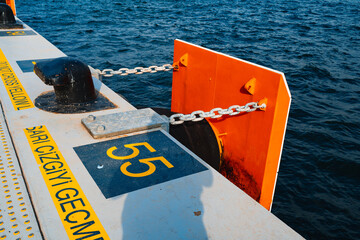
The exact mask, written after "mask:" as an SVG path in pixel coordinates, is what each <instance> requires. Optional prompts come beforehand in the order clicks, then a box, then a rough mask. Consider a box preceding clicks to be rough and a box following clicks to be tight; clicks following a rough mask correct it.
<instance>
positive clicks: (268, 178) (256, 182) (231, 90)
mask: <svg viewBox="0 0 360 240" xmlns="http://www.w3.org/2000/svg"><path fill="white" fill-rule="evenodd" d="M174 46H175V47H174V62H176V61H179V59H180V57H181V56H183V55H184V54H186V53H187V54H188V66H187V67H185V66H180V69H179V71H177V72H174V73H173V89H172V105H171V109H172V111H174V112H181V113H190V112H192V111H195V110H204V111H209V110H211V109H212V108H214V107H221V108H228V107H229V106H231V105H245V104H246V103H248V102H258V101H259V100H261V99H263V98H267V99H268V104H267V107H266V111H255V112H252V113H244V114H239V115H237V116H233V117H222V118H219V119H208V121H209V122H210V123H211V125H212V127H213V128H214V129H215V132H217V133H218V137H219V138H220V139H221V141H222V143H223V145H224V151H223V156H222V166H221V173H222V174H223V175H224V176H225V177H227V178H228V179H229V180H230V181H232V182H233V183H234V184H236V185H237V186H239V187H240V188H242V189H243V190H244V191H245V192H247V193H248V194H249V195H250V196H251V197H253V198H254V199H255V200H257V201H259V202H260V203H261V204H262V205H263V206H264V207H266V208H267V209H270V208H271V202H272V198H273V192H274V188H275V183H276V176H277V169H278V165H279V160H280V159H279V158H280V153H281V150H282V143H283V136H284V132H285V125H286V119H287V113H288V109H289V104H290V93H289V91H288V88H287V85H286V82H285V78H284V77H283V74H282V73H280V72H277V71H274V70H270V69H267V68H264V67H262V66H258V65H255V64H252V63H249V62H246V61H242V60H240V59H237V58H233V57H230V56H227V55H224V54H221V53H217V52H214V51H211V50H208V49H205V48H202V47H198V46H195V45H192V44H189V43H186V42H183V41H180V40H176V41H175V44H174ZM254 78H255V79H256V81H254V82H255V84H254V87H255V91H254V93H253V95H251V94H250V93H249V92H248V91H247V90H246V89H245V88H244V86H245V84H246V83H247V82H249V80H251V79H254ZM279 101H281V103H280V102H279ZM285 113H286V114H285Z"/></svg>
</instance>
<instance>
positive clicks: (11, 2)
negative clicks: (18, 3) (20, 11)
mask: <svg viewBox="0 0 360 240" xmlns="http://www.w3.org/2000/svg"><path fill="white" fill-rule="evenodd" d="M6 4H7V5H9V6H10V7H11V9H12V10H13V13H14V15H15V16H16V8H15V0H6Z"/></svg>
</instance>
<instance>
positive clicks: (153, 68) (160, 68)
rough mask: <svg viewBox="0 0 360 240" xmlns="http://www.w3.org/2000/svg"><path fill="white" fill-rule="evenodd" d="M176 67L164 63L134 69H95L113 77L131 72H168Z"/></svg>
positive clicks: (99, 72) (103, 74)
mask: <svg viewBox="0 0 360 240" xmlns="http://www.w3.org/2000/svg"><path fill="white" fill-rule="evenodd" d="M173 68H174V67H173V66H172V65H171V64H164V65H162V66H150V67H147V68H144V67H136V68H133V69H129V68H120V69H119V70H113V69H104V70H102V71H101V70H100V69H96V70H95V71H96V72H97V73H98V74H99V75H101V76H104V77H112V76H114V75H120V76H126V75H129V74H143V73H155V72H167V71H170V70H172V69H173Z"/></svg>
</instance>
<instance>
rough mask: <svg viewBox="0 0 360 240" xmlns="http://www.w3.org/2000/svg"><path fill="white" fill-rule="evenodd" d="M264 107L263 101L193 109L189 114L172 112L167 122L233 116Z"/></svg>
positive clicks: (177, 122) (174, 123)
mask: <svg viewBox="0 0 360 240" xmlns="http://www.w3.org/2000/svg"><path fill="white" fill-rule="evenodd" d="M259 108H261V109H265V108H266V104H265V103H263V104H261V105H258V103H257V102H250V103H247V104H245V106H239V105H232V106H230V107H229V108H225V109H222V108H214V109H212V110H211V111H209V112H204V111H201V110H198V111H194V112H192V113H190V114H182V113H177V114H173V115H171V116H170V118H169V122H170V124H172V125H178V124H182V123H184V122H186V121H193V122H197V121H201V120H203V119H204V118H208V117H210V118H220V117H222V116H224V115H229V116H234V115H238V114H240V113H244V112H247V113H248V112H253V111H256V110H257V109H259Z"/></svg>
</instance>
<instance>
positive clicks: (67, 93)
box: [34, 57, 97, 104]
mask: <svg viewBox="0 0 360 240" xmlns="http://www.w3.org/2000/svg"><path fill="white" fill-rule="evenodd" d="M34 71H35V73H36V75H37V76H38V77H39V78H40V79H41V80H42V81H43V82H44V83H45V84H47V85H52V86H54V90H55V95H56V101H57V102H58V103H63V104H68V103H83V102H89V101H92V100H95V99H96V97H97V96H96V91H95V88H94V83H93V80H92V77H91V72H90V69H89V67H88V66H87V65H86V64H85V63H83V62H81V61H79V60H77V59H74V58H70V57H61V58H56V59H52V60H49V61H44V62H39V63H36V64H35V66H34Z"/></svg>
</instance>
